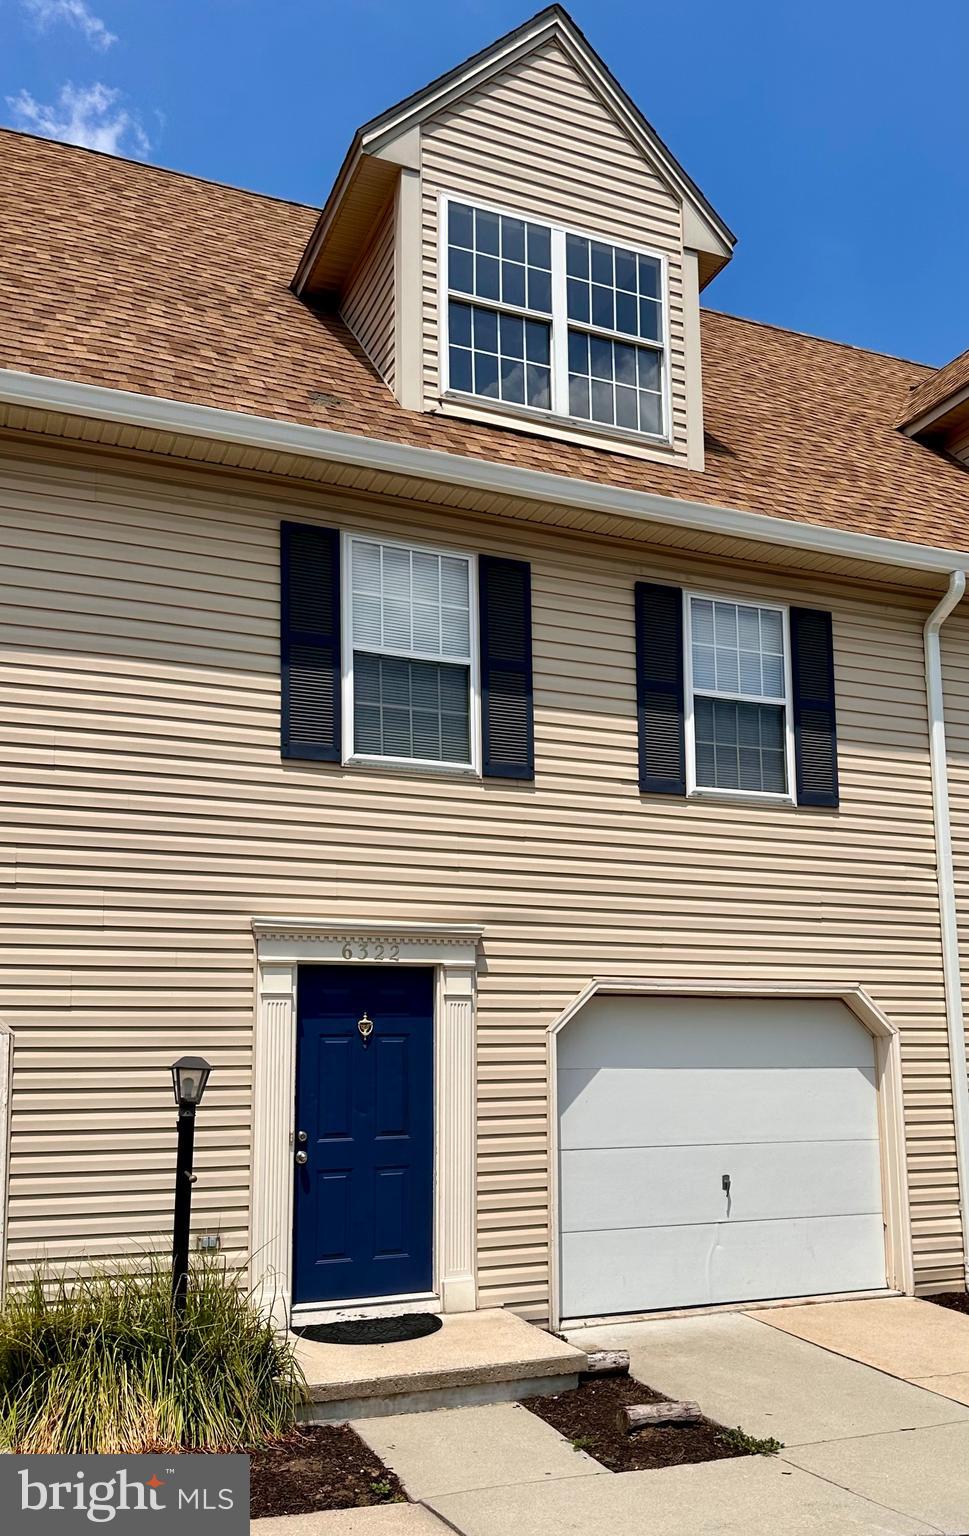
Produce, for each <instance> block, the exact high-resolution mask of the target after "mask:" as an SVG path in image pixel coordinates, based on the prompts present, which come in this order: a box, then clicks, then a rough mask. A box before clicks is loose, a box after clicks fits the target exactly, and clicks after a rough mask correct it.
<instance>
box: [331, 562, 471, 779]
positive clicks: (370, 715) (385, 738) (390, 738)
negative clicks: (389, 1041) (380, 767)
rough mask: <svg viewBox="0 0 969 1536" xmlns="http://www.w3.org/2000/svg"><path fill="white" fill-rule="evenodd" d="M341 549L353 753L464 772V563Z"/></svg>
mask: <svg viewBox="0 0 969 1536" xmlns="http://www.w3.org/2000/svg"><path fill="white" fill-rule="evenodd" d="M348 543H349V556H350V559H349V581H348V588H349V591H348V596H349V604H348V607H349V637H350V641H351V654H352V678H351V683H352V686H351V690H350V697H351V702H352V748H353V756H354V757H357V758H368V759H387V760H391V761H397V762H401V761H408V762H415V763H429V764H435V763H437V764H441V763H446V764H453V765H458V766H468V767H470V766H471V765H472V728H471V714H472V684H473V679H472V655H473V651H472V647H473V643H474V636H473V634H472V629H473V616H474V612H473V602H472V570H471V563H472V562H471V558H470V557H469V556H466V555H455V554H447V553H439V552H436V551H433V550H426V549H420V548H409V547H407V546H404V545H400V544H393V543H385V542H383V541H377V540H373V539H363V538H351V539H349V541H348Z"/></svg>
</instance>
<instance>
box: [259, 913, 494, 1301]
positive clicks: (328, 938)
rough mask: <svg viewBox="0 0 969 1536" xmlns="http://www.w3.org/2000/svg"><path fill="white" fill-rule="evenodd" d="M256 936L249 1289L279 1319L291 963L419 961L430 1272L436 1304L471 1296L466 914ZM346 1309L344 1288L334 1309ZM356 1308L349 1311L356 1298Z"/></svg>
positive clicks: (268, 928) (294, 928)
mask: <svg viewBox="0 0 969 1536" xmlns="http://www.w3.org/2000/svg"><path fill="white" fill-rule="evenodd" d="M252 929H253V934H254V936H255V941H256V970H257V977H256V1021H255V1041H254V1049H253V1110H252V1116H253V1124H252V1198H251V1215H250V1223H249V1274H250V1286H251V1289H252V1292H253V1297H254V1299H255V1300H256V1302H257V1303H258V1304H259V1305H260V1306H261V1308H262V1309H263V1311H264V1312H265V1313H266V1314H268V1315H271V1316H272V1317H273V1318H274V1319H275V1321H276V1322H277V1324H278V1325H279V1326H280V1327H288V1326H289V1322H290V1314H291V1310H292V1294H293V1287H292V1245H293V1155H294V1136H295V1125H294V1123H293V1116H294V1113H295V1103H296V976H297V968H298V967H299V966H300V965H361V964H371V965H373V964H377V963H379V964H383V965H424V966H433V967H434V968H435V970H436V973H437V983H436V990H435V1061H434V1276H435V1284H434V1289H435V1295H436V1297H437V1298H438V1300H439V1304H440V1309H441V1310H442V1311H444V1312H470V1311H474V1309H475V1306H476V1304H477V1293H476V1286H475V1252H474V1189H475V1160H474V1063H475V1049H474V1002H475V968H476V958H477V945H478V941H479V939H480V937H481V933H482V929H481V928H480V927H479V926H477V925H475V924H467V923H465V924H450V925H449V924H439V923H379V922H378V923H373V922H367V921H363V920H359V919H355V918H354V919H350V920H348V921H347V922H329V921H311V920H310V921H308V920H306V919H305V918H262V917H257V918H253V920H252ZM348 1306H350V1307H353V1301H352V1298H351V1299H350V1300H349V1301H348V1302H342V1303H340V1309H341V1310H345V1309H346V1308H347V1307H348ZM354 1310H357V1309H356V1308H354Z"/></svg>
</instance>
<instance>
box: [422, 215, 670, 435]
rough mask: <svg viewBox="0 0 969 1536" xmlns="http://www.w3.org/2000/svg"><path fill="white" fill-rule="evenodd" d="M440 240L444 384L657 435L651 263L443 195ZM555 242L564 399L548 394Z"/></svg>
mask: <svg viewBox="0 0 969 1536" xmlns="http://www.w3.org/2000/svg"><path fill="white" fill-rule="evenodd" d="M447 241H448V286H449V292H450V295H452V297H449V301H448V316H449V322H448V324H449V329H448V359H449V387H450V388H451V389H454V390H456V391H458V392H459V393H463V394H475V395H479V396H482V397H484V398H486V399H492V400H500V401H502V402H504V403H506V404H509V405H517V406H524V407H534V408H538V409H540V410H546V411H547V410H551V409H553V407H554V409H556V410H558V411H563V410H564V411H565V412H567V413H568V414H569V415H572V416H576V417H579V418H581V419H583V420H585V421H590V420H591V421H595V422H600V423H602V424H603V425H605V426H611V427H616V428H619V429H620V430H622V431H625V432H638V433H645V434H648V435H650V436H654V437H662V436H663V435H664V432H665V430H666V423H665V420H664V416H665V412H664V406H663V367H664V352H663V313H662V264H661V261H660V260H659V259H658V258H656V257H653V256H646V255H642V254H640V253H639V252H636V251H633V250H630V249H629V248H628V247H626V246H622V245H613V244H611V243H610V242H608V241H605V240H593V239H591V238H587V237H585V236H582V235H577V234H573V233H570V232H568V231H566V232H565V236H564V241H562V244H561V245H560V244H558V243H556V242H553V240H552V230H551V229H550V228H549V226H547V225H544V224H533V223H531V222H530V221H528V220H527V219H522V218H518V217H515V216H514V215H511V214H503V213H493V212H491V211H489V210H485V209H482V208H476V207H474V206H472V205H471V204H468V203H457V202H451V201H449V203H448V216H447ZM553 245H554V250H555V253H556V255H555V260H556V262H557V263H558V262H561V261H562V255H561V254H560V253H561V252H562V251H563V250H564V266H565V271H564V273H563V272H558V278H557V280H558V281H564V286H565V310H566V315H567V318H568V320H569V321H570V322H571V325H570V326H569V327H568V328H567V332H566V336H565V337H563V338H561V343H562V344H563V345H565V346H566V347H567V349H568V355H569V367H568V377H569V382H568V396H567V399H566V400H564V401H562V400H559V399H558V396H557V395H556V397H555V399H554V400H553V393H552V386H553V379H552V371H551V351H552V318H551V317H552V280H553V273H552V259H553V258H552V253H553ZM459 295H464V296H466V298H465V301H464V302H462V301H461V298H460V297H458V296H459ZM475 299H477V300H478V301H479V303H477V304H475V303H473V302H470V301H472V300H475ZM539 317H540V318H539ZM505 321H507V322H508V323H507V324H505V323H504V322H505ZM513 321H514V322H515V323H514V324H512V323H511V322H513ZM499 322H502V323H500V324H499ZM580 326H581V327H587V328H588V329H587V330H585V331H579V330H578V329H577V327H580ZM590 333H591V335H590ZM620 338H628V340H622V339H620ZM590 340H591V343H592V345H591V347H590ZM644 343H645V345H644Z"/></svg>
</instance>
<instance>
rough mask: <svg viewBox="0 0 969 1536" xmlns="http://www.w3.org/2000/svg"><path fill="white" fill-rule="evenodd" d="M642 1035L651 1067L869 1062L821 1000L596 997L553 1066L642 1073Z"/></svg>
mask: <svg viewBox="0 0 969 1536" xmlns="http://www.w3.org/2000/svg"><path fill="white" fill-rule="evenodd" d="M846 1022H847V1023H848V1027H847V1028H846ZM645 1031H648V1034H649V1040H648V1051H649V1063H650V1065H651V1066H653V1067H657V1068H664V1067H666V1068H673V1069H676V1068H681V1067H695V1066H700V1065H702V1066H706V1067H709V1068H711V1069H712V1070H714V1071H719V1070H724V1071H737V1070H741V1071H742V1070H744V1069H745V1068H753V1069H754V1070H755V1071H763V1070H765V1069H770V1068H777V1069H780V1070H782V1071H791V1070H795V1071H796V1070H797V1069H798V1068H800V1067H862V1068H868V1067H870V1066H871V1059H872V1056H871V1036H870V1035H869V1034H868V1032H867V1030H865V1029H864V1027H863V1026H862V1025H861V1024H859V1023H858V1022H857V1020H852V1019H851V1018H850V1017H849V1015H848V1013H847V1010H846V1008H845V1006H844V1004H843V1003H839V1002H837V1001H834V1000H831V999H827V998H824V999H810V1000H809V999H807V998H796V999H784V1000H778V999H771V998H699V997H698V998H671V997H638V998H631V997H597V998H596V999H595V1000H594V1002H593V1003H592V1004H590V1005H588V1006H587V1007H586V1008H585V1009H584V1010H583V1012H582V1013H580V1014H579V1015H578V1016H577V1017H576V1018H575V1019H573V1020H572V1022H571V1023H570V1024H569V1025H568V1027H567V1028H566V1029H565V1030H564V1031H563V1034H562V1036H561V1039H560V1041H559V1051H558V1059H559V1065H560V1066H562V1067H591V1068H593V1069H595V1068H598V1067H633V1068H635V1067H641V1066H642V1065H643V1049H644V1044H646V1042H644V1038H643V1036H644V1032H645Z"/></svg>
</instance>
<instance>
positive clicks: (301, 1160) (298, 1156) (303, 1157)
mask: <svg viewBox="0 0 969 1536" xmlns="http://www.w3.org/2000/svg"><path fill="white" fill-rule="evenodd" d="M296 1161H297V1162H298V1163H299V1165H300V1167H302V1166H303V1164H304V1163H305V1162H308V1161H309V1159H308V1158H307V1156H306V1153H305V1152H297V1154H296Z"/></svg>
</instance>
